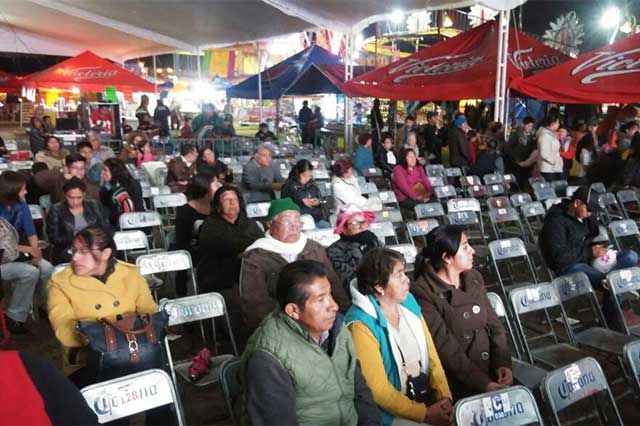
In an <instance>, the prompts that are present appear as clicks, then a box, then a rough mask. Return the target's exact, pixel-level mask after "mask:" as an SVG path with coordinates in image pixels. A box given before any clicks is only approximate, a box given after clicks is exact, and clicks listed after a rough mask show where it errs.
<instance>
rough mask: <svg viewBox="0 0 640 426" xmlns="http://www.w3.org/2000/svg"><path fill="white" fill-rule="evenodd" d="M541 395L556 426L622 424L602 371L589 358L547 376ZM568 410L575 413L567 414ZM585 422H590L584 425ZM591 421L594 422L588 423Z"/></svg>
mask: <svg viewBox="0 0 640 426" xmlns="http://www.w3.org/2000/svg"><path fill="white" fill-rule="evenodd" d="M542 391H543V395H544V399H545V401H546V402H547V403H548V404H549V408H550V411H551V413H553V417H554V420H555V424H556V425H564V424H588V423H591V424H603V425H614V424H615V425H620V426H622V425H623V424H624V423H623V422H622V418H621V417H620V412H619V411H618V406H617V405H616V402H615V400H614V399H613V395H612V394H611V389H609V384H608V383H607V379H606V377H605V376H604V373H603V372H602V368H601V367H600V364H598V361H596V360H595V359H593V358H591V357H587V358H583V359H579V360H577V361H576V362H573V363H571V364H569V365H565V366H563V367H561V368H558V369H557V370H554V371H552V372H550V373H549V374H547V377H546V378H545V379H544V382H543V384H542ZM581 402H582V403H581ZM569 407H575V408H579V410H573V412H572V413H571V414H569V412H568V411H567V409H568V408H569ZM585 411H586V412H587V414H585ZM563 412H564V413H563ZM586 420H590V421H589V422H587V423H585V421H586ZM593 420H596V422H595V423H592V422H593Z"/></svg>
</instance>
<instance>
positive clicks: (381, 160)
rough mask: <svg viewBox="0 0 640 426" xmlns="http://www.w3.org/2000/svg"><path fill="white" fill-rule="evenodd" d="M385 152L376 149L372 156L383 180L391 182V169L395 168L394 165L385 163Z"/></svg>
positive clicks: (381, 149)
mask: <svg viewBox="0 0 640 426" xmlns="http://www.w3.org/2000/svg"><path fill="white" fill-rule="evenodd" d="M387 152H388V151H385V149H384V148H382V147H381V148H380V149H378V150H377V151H376V152H375V154H374V155H373V159H374V160H375V163H376V166H377V167H379V168H380V170H381V171H382V175H383V176H384V178H385V179H388V180H391V175H392V174H393V168H394V167H395V166H396V165H395V164H391V163H389V161H387ZM396 163H397V158H396Z"/></svg>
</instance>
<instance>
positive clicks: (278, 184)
mask: <svg viewBox="0 0 640 426" xmlns="http://www.w3.org/2000/svg"><path fill="white" fill-rule="evenodd" d="M283 183H284V178H283V177H282V173H280V168H279V167H278V166H277V165H276V164H275V163H274V162H273V159H272V158H271V150H270V149H269V147H268V146H267V145H260V146H258V149H256V155H255V156H254V157H253V158H252V159H251V161H249V162H248V163H247V164H245V165H244V167H243V168H242V184H243V185H244V187H245V188H246V189H247V190H249V191H260V192H265V193H267V194H269V195H270V196H271V198H275V193H274V191H279V190H281V189H282V184H283Z"/></svg>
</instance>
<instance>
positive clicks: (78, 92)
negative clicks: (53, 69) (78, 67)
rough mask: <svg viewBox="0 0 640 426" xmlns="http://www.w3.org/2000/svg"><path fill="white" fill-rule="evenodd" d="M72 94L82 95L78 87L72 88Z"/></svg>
mask: <svg viewBox="0 0 640 426" xmlns="http://www.w3.org/2000/svg"><path fill="white" fill-rule="evenodd" d="M71 93H73V94H74V95H79V94H80V89H78V88H77V87H72V88H71Z"/></svg>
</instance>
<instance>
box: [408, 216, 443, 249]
mask: <svg viewBox="0 0 640 426" xmlns="http://www.w3.org/2000/svg"><path fill="white" fill-rule="evenodd" d="M405 226H406V228H407V235H408V236H409V240H410V241H411V244H412V245H413V246H414V247H415V246H416V242H415V240H414V238H416V237H421V238H422V239H423V240H424V243H425V245H426V236H427V234H428V233H429V232H431V231H432V230H433V229H434V228H436V227H438V226H439V223H438V220H436V219H433V218H428V219H420V220H414V221H409V222H407V223H406V224H405Z"/></svg>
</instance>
